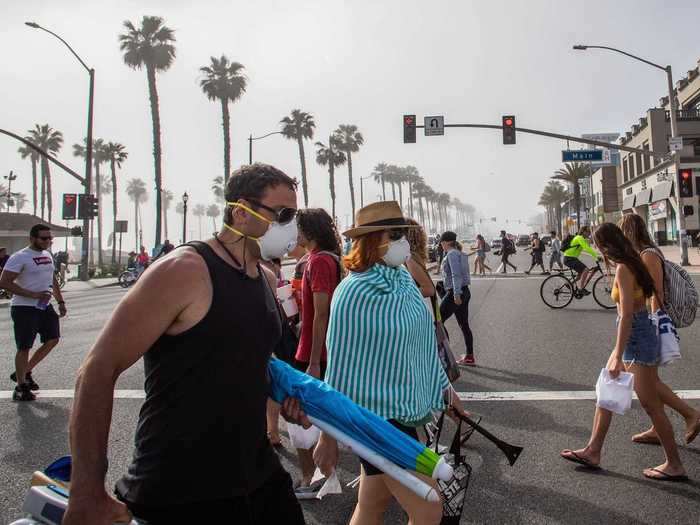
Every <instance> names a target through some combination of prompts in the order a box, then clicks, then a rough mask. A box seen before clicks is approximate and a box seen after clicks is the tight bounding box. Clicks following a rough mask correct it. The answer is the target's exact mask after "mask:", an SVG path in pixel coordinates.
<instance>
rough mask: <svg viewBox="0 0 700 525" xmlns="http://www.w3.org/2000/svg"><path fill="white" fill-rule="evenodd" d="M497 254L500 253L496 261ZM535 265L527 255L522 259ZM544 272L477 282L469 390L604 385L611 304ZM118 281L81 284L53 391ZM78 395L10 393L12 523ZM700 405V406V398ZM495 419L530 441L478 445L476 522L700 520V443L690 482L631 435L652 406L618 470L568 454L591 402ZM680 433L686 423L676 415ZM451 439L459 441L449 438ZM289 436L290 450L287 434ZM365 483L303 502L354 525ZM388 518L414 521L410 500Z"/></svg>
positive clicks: (51, 372)
mask: <svg viewBox="0 0 700 525" xmlns="http://www.w3.org/2000/svg"><path fill="white" fill-rule="evenodd" d="M493 259H495V257H493ZM516 261H517V262H516V264H517V265H518V266H519V267H520V268H519V269H521V268H522V265H523V264H526V258H525V257H523V256H522V255H520V254H519V256H518V258H517V259H516ZM540 282H541V278H539V277H529V278H525V277H523V276H520V277H515V278H494V279H492V278H484V279H480V278H475V279H474V282H473V286H472V300H471V304H470V317H471V322H472V327H473V330H474V333H475V342H476V358H477V363H478V365H479V366H478V367H477V368H474V369H468V370H464V371H463V373H462V377H461V379H460V380H459V382H458V383H457V384H456V388H457V390H458V391H460V392H465V393H470V392H493V395H494V396H496V397H498V396H499V394H498V393H499V392H542V391H547V392H552V394H551V396H552V397H553V398H554V399H559V398H562V397H564V398H565V397H567V395H566V392H572V391H573V392H580V391H592V390H593V388H594V384H595V381H596V378H597V375H598V373H599V372H600V369H601V367H603V366H604V364H605V361H606V360H607V356H608V354H609V350H610V347H611V344H612V342H613V338H614V324H615V314H614V313H613V312H610V311H603V310H601V309H600V308H599V307H598V306H597V305H596V304H595V303H594V302H593V299H592V298H590V297H588V298H585V299H583V300H580V301H574V303H573V304H572V305H570V306H569V307H568V308H566V309H564V310H560V311H552V310H549V309H548V308H547V307H546V306H544V305H543V304H542V302H541V300H540V298H539V285H540ZM123 293H124V292H123V291H122V290H120V289H117V288H109V289H98V290H91V291H87V292H67V293H66V297H67V302H68V306H69V309H70V313H69V316H68V317H67V318H66V319H65V321H64V322H63V324H62V330H63V333H64V336H65V338H64V340H63V341H62V342H61V344H60V346H59V347H57V348H56V350H55V351H54V353H53V354H52V355H50V356H49V358H48V359H47V360H46V361H45V363H44V364H43V366H41V367H40V368H39V369H38V370H37V371H36V373H35V374H34V375H35V378H36V380H37V381H38V382H39V383H40V384H41V386H42V388H43V389H72V387H73V383H74V380H75V374H76V370H77V368H78V366H79V364H80V361H81V359H82V358H83V356H84V355H85V353H86V351H87V350H88V349H89V346H90V344H91V343H92V342H93V341H94V340H95V337H96V335H97V333H98V331H99V330H100V328H101V327H102V326H103V325H104V323H105V321H106V319H107V318H108V316H109V313H110V311H111V310H112V309H113V307H114V306H115V304H116V302H117V301H118V300H119V298H120V297H121V296H122V295H123ZM447 326H448V329H449V330H450V332H451V334H452V335H453V337H452V341H453V348H454V350H455V352H456V353H461V352H463V349H464V345H463V342H462V340H461V336H460V335H459V331H458V327H457V325H456V323H455V321H454V319H451V320H449V321H448V323H447ZM699 331H700V324H699V323H696V325H695V326H693V327H691V328H688V329H685V330H683V331H682V333H681V335H682V343H681V348H682V351H683V359H682V361H680V362H678V363H676V364H674V365H672V366H670V367H669V368H668V369H664V370H663V372H662V375H663V377H664V379H665V380H667V382H668V383H669V384H670V385H671V386H672V387H673V388H675V389H680V390H696V389H700V380H699V379H698V377H699V376H698V370H700V356H698V349H697V343H696V341H697V340H698V335H700V334H699ZM0 348H4V349H5V357H4V358H3V359H0V385H4V386H0V391H9V390H10V389H11V387H12V384H11V383H10V381H9V379H7V378H8V376H9V374H10V372H11V371H12V369H13V364H12V356H13V352H14V350H13V349H14V344H13V340H12V329H11V323H10V321H9V312H8V311H7V310H0ZM142 386H143V369H142V366H141V363H140V362H139V363H137V364H136V365H135V366H134V367H133V368H132V369H130V370H129V371H127V372H126V373H125V374H124V375H123V376H122V377H121V378H120V379H119V382H118V388H120V389H129V390H131V389H141V388H142ZM71 403H72V401H71V400H70V399H53V398H51V399H43V400H41V399H39V400H38V401H36V402H34V403H31V404H17V403H13V402H12V401H10V400H8V399H3V398H0V525H2V524H4V523H8V522H10V521H11V520H12V519H16V518H18V517H20V515H21V512H20V508H21V504H22V500H23V497H24V494H25V492H26V490H27V486H28V483H29V479H30V477H31V473H32V472H33V471H34V470H37V469H41V468H43V467H44V466H45V465H47V464H48V463H49V462H51V461H52V460H53V459H55V458H56V457H58V456H60V455H63V454H65V453H67V451H68V444H67V443H68V437H67V421H68V415H69V411H70V407H71ZM690 403H691V404H693V405H694V406H696V407H700V401H698V400H692V401H690ZM140 404H141V401H140V400H139V399H118V400H116V401H115V405H114V418H113V425H112V430H111V435H110V447H109V460H110V469H109V473H108V483H109V484H110V485H113V483H114V482H115V480H116V479H117V478H118V477H119V475H120V474H121V473H122V472H123V471H124V470H125V468H126V464H127V463H128V461H129V458H130V454H131V447H132V440H133V431H134V428H135V423H136V418H137V415H138V409H139V407H140ZM468 407H469V409H470V410H472V411H474V412H476V413H479V414H481V415H483V416H484V420H483V422H484V425H485V426H486V427H487V428H488V429H489V430H491V431H492V432H493V433H495V434H496V435H498V436H500V437H501V438H503V439H505V440H506V441H508V442H511V443H514V444H518V445H521V446H524V447H525V452H524V453H523V455H522V456H521V458H520V460H519V461H518V463H517V464H516V465H515V466H514V467H509V466H508V464H507V462H506V460H505V458H504V456H503V455H502V454H501V452H500V451H499V450H498V449H496V448H495V447H494V446H493V445H492V444H491V443H490V442H488V441H486V440H485V439H483V438H482V437H481V436H479V435H474V436H473V437H472V438H471V440H470V441H469V446H468V448H467V460H468V461H469V463H470V464H471V465H472V467H473V469H474V470H473V475H472V481H471V484H470V487H469V491H468V494H467V508H466V510H465V515H464V518H463V520H462V522H463V523H499V524H500V523H504V524H506V523H507V524H511V523H512V524H520V523H528V524H529V523H532V524H539V523H547V524H550V523H566V524H594V523H595V524H598V523H613V522H614V523H618V524H626V523H629V524H632V523H635V524H637V523H645V524H646V523H648V524H657V523H678V524H697V523H700V518H699V517H698V515H699V514H700V483H699V482H698V481H695V480H700V440H698V443H696V444H694V445H692V446H682V447H681V449H680V450H681V456H682V459H683V461H684V462H685V465H686V468H687V470H688V473H689V475H690V476H691V478H692V479H693V481H691V482H690V483H687V484H662V483H655V482H651V481H647V480H645V479H644V478H643V477H642V475H641V471H642V469H643V468H646V467H649V466H654V465H657V464H659V463H661V462H662V454H661V450H660V449H659V448H658V447H654V446H640V445H633V444H631V443H630V441H629V438H630V436H631V435H632V434H633V433H635V432H637V431H639V430H641V429H643V428H645V427H646V426H647V425H648V424H649V423H648V418H647V417H646V415H645V414H644V412H643V411H642V410H641V408H640V407H639V405H638V403H637V402H635V403H634V404H633V409H632V410H631V411H630V412H628V414H627V415H625V416H622V417H616V418H615V421H614V422H613V425H612V428H611V432H610V435H609V439H608V442H607V443H606V449H605V452H604V456H603V460H602V463H603V466H604V467H605V469H604V470H602V471H598V472H586V471H584V470H580V469H577V468H576V467H575V466H574V465H573V464H571V463H567V462H564V461H562V460H561V459H559V457H558V453H559V451H560V450H561V449H562V448H566V447H572V448H574V447H578V446H581V445H583V444H585V442H586V440H587V438H588V435H589V432H590V424H591V419H592V416H593V410H594V403H593V401H590V400H568V399H563V400H538V401H525V400H517V396H516V400H508V401H506V400H489V401H472V402H469V403H468ZM671 419H672V422H673V424H674V426H675V428H676V431H677V433H676V434H677V436H678V439H679V441H680V440H681V438H682V432H683V424H682V420H681V419H680V418H679V417H678V416H677V415H675V414H673V415H672V416H671ZM449 437H450V436H449V432H448V433H447V436H446V439H445V441H447V439H449ZM283 439H284V443H285V444H286V445H287V447H288V446H289V443H288V441H287V439H286V436H283ZM280 455H281V458H282V461H283V463H284V465H285V467H286V468H287V469H288V470H289V471H290V472H291V473H292V475H293V476H296V475H297V474H298V471H297V469H296V467H295V464H296V461H295V456H294V453H293V452H291V451H290V450H289V448H287V449H284V450H282V451H281V452H280ZM358 473H359V465H358V461H357V460H356V459H355V458H354V457H352V456H351V455H350V454H348V453H345V454H343V457H342V461H341V465H340V468H339V475H340V478H341V481H342V482H343V483H348V482H349V481H351V480H352V479H354V478H355V477H356V476H357V475H358ZM356 495H357V494H356V490H351V489H345V490H344V493H343V494H342V495H340V496H329V497H328V498H327V499H324V500H322V501H311V502H305V503H303V507H304V512H305V515H306V517H307V521H308V523H311V524H323V525H330V524H345V523H347V522H348V521H349V518H350V516H351V514H352V509H353V505H354V503H355V501H356ZM385 522H386V523H390V524H395V523H405V522H406V518H405V515H403V513H402V512H401V511H400V509H398V508H397V507H396V506H394V507H392V508H391V509H390V511H389V512H388V513H387V516H386V521H385Z"/></svg>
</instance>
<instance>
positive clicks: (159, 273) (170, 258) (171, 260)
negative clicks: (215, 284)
mask: <svg viewBox="0 0 700 525" xmlns="http://www.w3.org/2000/svg"><path fill="white" fill-rule="evenodd" d="M206 272H207V264H206V263H205V262H204V259H203V258H202V256H201V255H199V253H197V250H195V249H194V248H191V247H189V246H183V247H181V248H178V249H176V250H173V251H172V252H170V253H169V254H168V255H167V256H166V257H162V258H160V259H158V260H157V261H156V262H155V263H154V264H153V265H152V266H151V267H149V269H148V272H147V273H146V274H144V276H145V275H151V276H153V277H157V278H158V279H159V280H164V281H169V280H171V281H178V282H182V281H186V280H187V279H190V278H193V277H197V276H198V275H202V274H206Z"/></svg>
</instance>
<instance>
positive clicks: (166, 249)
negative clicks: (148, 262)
mask: <svg viewBox="0 0 700 525" xmlns="http://www.w3.org/2000/svg"><path fill="white" fill-rule="evenodd" d="M174 249H175V246H174V245H173V243H171V242H170V241H169V240H168V239H165V242H164V243H163V246H162V247H161V248H160V251H159V252H158V255H156V256H155V257H154V258H153V260H154V261H155V260H156V259H160V258H161V257H163V256H164V255H168V254H169V253H170V252H172V251H173V250H174Z"/></svg>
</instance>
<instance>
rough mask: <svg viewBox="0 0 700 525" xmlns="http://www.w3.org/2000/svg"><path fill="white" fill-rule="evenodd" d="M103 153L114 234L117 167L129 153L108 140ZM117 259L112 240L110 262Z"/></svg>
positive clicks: (115, 225)
mask: <svg viewBox="0 0 700 525" xmlns="http://www.w3.org/2000/svg"><path fill="white" fill-rule="evenodd" d="M104 155H105V158H106V160H107V161H108V162H109V168H110V171H111V173H112V234H113V235H115V236H116V231H117V168H121V167H122V163H123V162H124V161H125V160H126V159H127V157H128V156H129V154H128V153H127V151H126V148H125V147H124V146H123V145H122V144H119V143H118V142H108V143H107V144H106V145H105V146H104ZM116 261H117V243H116V242H112V264H114V263H115V262H116Z"/></svg>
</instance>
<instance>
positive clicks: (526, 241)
mask: <svg viewBox="0 0 700 525" xmlns="http://www.w3.org/2000/svg"><path fill="white" fill-rule="evenodd" d="M515 245H516V246H530V236H529V235H518V240H517V241H515Z"/></svg>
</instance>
